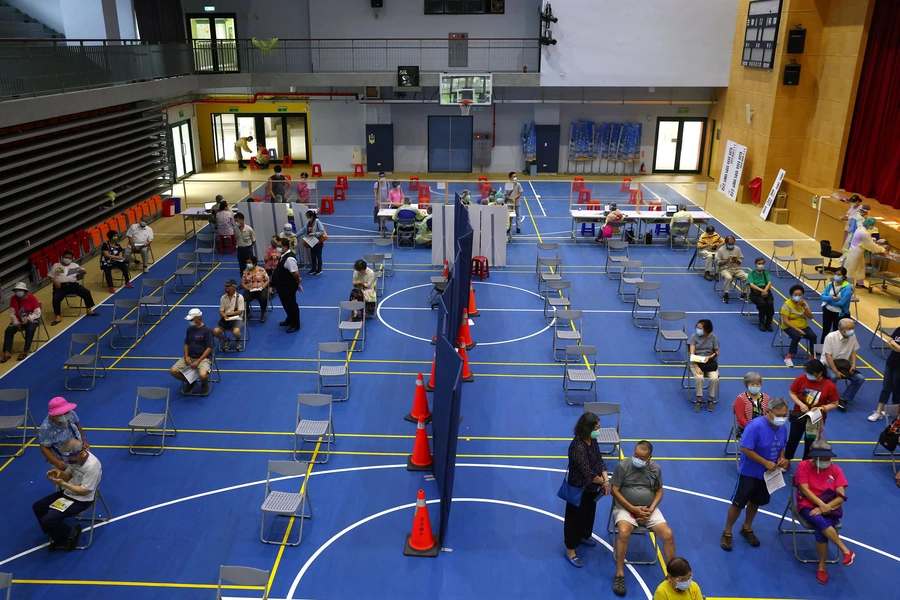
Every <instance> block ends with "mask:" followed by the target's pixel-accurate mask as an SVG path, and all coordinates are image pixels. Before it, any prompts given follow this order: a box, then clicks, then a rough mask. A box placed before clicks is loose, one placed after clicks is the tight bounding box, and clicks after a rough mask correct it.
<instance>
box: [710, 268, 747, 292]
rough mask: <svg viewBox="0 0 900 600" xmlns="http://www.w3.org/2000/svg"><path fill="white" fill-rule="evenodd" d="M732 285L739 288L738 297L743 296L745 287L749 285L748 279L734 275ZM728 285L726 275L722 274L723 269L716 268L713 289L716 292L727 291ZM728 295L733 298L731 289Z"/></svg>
mask: <svg viewBox="0 0 900 600" xmlns="http://www.w3.org/2000/svg"><path fill="white" fill-rule="evenodd" d="M731 285H732V286H733V287H734V288H735V289H737V290H738V297H740V298H743V297H744V293H745V289H746V286H747V282H746V281H741V280H740V279H738V278H736V277H733V278H732V279H731ZM727 287H728V283H726V279H725V276H724V275H722V270H721V269H718V268H717V269H716V272H715V276H714V277H713V290H714V291H716V292H721V293H723V294H724V293H725V290H726V288H727ZM728 297H729V298H731V290H730V289H729V290H728Z"/></svg>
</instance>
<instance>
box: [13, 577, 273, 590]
mask: <svg viewBox="0 0 900 600" xmlns="http://www.w3.org/2000/svg"><path fill="white" fill-rule="evenodd" d="M12 582H13V583H15V584H19V585H98V586H106V587H149V588H181V589H191V590H214V589H216V588H218V586H217V585H216V584H214V583H169V582H162V581H102V580H95V579H13V580H12ZM222 589H226V590H261V589H263V587H262V586H259V585H231V584H223V585H222Z"/></svg>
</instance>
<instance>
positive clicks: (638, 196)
mask: <svg viewBox="0 0 900 600" xmlns="http://www.w3.org/2000/svg"><path fill="white" fill-rule="evenodd" d="M643 200H644V195H643V194H642V193H641V190H631V197H630V198H629V199H628V203H629V204H637V203H638V202H639V201H640V202H643Z"/></svg>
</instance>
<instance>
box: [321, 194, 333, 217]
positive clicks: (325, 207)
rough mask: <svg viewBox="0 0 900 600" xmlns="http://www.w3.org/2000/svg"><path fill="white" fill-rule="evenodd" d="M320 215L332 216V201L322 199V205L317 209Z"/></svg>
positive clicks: (327, 198) (326, 197) (325, 198)
mask: <svg viewBox="0 0 900 600" xmlns="http://www.w3.org/2000/svg"><path fill="white" fill-rule="evenodd" d="M319 214H320V215H332V214H334V201H333V200H332V199H331V198H329V197H328V196H325V197H323V198H322V205H321V206H320V207H319Z"/></svg>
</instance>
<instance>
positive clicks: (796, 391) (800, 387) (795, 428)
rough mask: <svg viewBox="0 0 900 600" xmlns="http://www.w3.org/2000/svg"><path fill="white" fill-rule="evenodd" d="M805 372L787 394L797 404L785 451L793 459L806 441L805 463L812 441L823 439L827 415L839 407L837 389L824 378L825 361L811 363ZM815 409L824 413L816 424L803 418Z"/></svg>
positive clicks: (788, 457)
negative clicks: (799, 447)
mask: <svg viewBox="0 0 900 600" xmlns="http://www.w3.org/2000/svg"><path fill="white" fill-rule="evenodd" d="M803 370H804V371H806V372H805V373H804V374H803V375H801V376H800V377H797V378H796V379H795V380H794V382H793V383H792V384H791V387H790V390H789V392H788V394H789V395H790V398H791V401H792V402H793V403H794V407H793V409H791V413H790V422H791V431H790V434H789V435H788V442H787V447H786V448H785V450H784V456H785V458H787V459H788V460H793V459H794V453H795V452H796V451H797V446H799V445H800V440H801V439H803V440H805V442H804V444H803V459H804V460H805V459H806V457H807V455H808V454H809V449H810V447H811V445H812V443H813V441H814V440H816V439H817V438H818V437H821V435H822V432H823V431H824V430H825V420H826V419H827V418H828V412H830V411H832V410H835V409H836V408H837V407H838V395H839V394H838V390H837V387H836V386H835V385H834V383H832V382H831V381H830V380H829V379H828V378H827V377H825V365H823V364H822V361H819V360H815V359H812V360H810V361H809V362H807V363H806V364H805V365H804V366H803ZM816 408H818V409H819V410H820V411H822V420H821V421H819V422H818V423H813V422H812V421H811V420H810V419H808V418H805V417H804V416H803V415H805V414H806V413H808V412H809V411H811V410H813V409H816Z"/></svg>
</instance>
